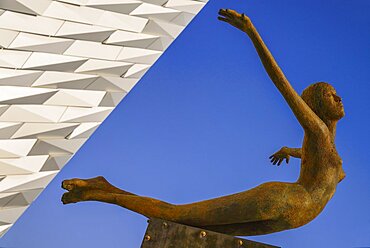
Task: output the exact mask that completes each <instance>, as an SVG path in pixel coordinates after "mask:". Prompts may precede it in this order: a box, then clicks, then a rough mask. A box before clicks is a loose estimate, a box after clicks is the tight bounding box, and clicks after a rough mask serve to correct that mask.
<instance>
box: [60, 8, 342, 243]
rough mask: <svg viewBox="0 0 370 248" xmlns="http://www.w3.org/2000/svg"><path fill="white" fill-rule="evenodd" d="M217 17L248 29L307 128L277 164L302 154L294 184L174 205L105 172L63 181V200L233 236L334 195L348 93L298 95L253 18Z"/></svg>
mask: <svg viewBox="0 0 370 248" xmlns="http://www.w3.org/2000/svg"><path fill="white" fill-rule="evenodd" d="M219 15H220V16H219V17H218V19H219V20H221V21H224V22H227V23H229V24H231V25H232V26H234V27H236V28H238V29H240V30H241V31H243V32H245V33H246V34H247V35H248V36H249V38H250V39H251V40H252V42H253V44H254V46H255V48H256V50H257V52H258V55H259V57H260V59H261V61H262V63H263V66H264V67H265V69H266V71H267V73H268V75H269V76H270V78H271V80H272V81H273V83H274V84H275V86H276V87H277V88H278V90H279V91H280V92H281V94H282V95H283V97H284V98H285V100H286V101H287V103H288V105H289V106H290V108H291V109H292V111H293V113H294V115H295V116H296V118H297V119H298V121H299V123H300V124H301V126H302V127H303V129H304V131H305V135H304V140H303V144H302V148H287V147H283V148H282V149H280V150H279V151H278V152H276V153H275V154H273V155H272V156H271V157H270V158H271V162H272V163H273V164H277V165H280V164H281V163H282V161H283V160H284V159H286V162H289V158H290V156H293V157H297V158H301V173H300V176H299V179H298V180H297V181H296V182H295V183H282V182H269V183H264V184H261V185H259V186H257V187H255V188H253V189H250V190H248V191H244V192H241V193H237V194H233V195H228V196H223V197H219V198H215V199H210V200H206V201H201V202H196V203H191V204H185V205H173V204H169V203H166V202H163V201H160V200H156V199H152V198H148V197H143V196H138V195H135V194H132V193H129V192H126V191H124V190H121V189H118V188H116V187H114V186H112V185H111V184H110V183H109V182H108V181H106V180H105V179H104V178H103V177H97V178H92V179H87V180H83V179H71V180H64V181H63V183H62V187H63V188H64V189H66V190H67V191H68V192H66V193H65V194H64V195H63V197H62V201H63V203H64V204H69V203H76V202H81V201H102V202H106V203H111V204H116V205H119V206H122V207H124V208H127V209H130V210H132V211H135V212H137V213H140V214H142V215H145V216H147V217H154V218H160V219H165V220H169V221H173V222H178V223H182V224H186V225H191V226H196V227H201V228H205V229H209V230H213V231H217V232H222V233H226V234H231V235H242V236H249V235H261V234H267V233H273V232H278V231H282V230H287V229H292V228H296V227H299V226H302V225H305V224H307V223H308V222H310V221H311V220H313V219H314V218H315V217H316V216H317V215H318V214H319V213H320V212H321V211H322V210H323V209H324V207H325V206H326V204H327V203H328V201H329V200H330V199H331V198H332V196H333V194H334V192H335V190H336V186H337V184H338V183H339V182H340V181H341V180H343V178H344V177H345V174H344V172H343V169H342V161H341V159H340V157H339V155H338V153H337V151H336V148H335V144H334V139H335V131H336V124H337V122H338V120H339V119H341V118H342V117H343V116H344V109H343V104H342V101H341V98H340V97H339V96H337V94H336V92H335V90H334V88H333V87H332V86H331V85H329V84H327V83H324V82H319V83H315V84H313V85H311V86H309V87H308V88H306V89H305V90H304V91H303V93H302V95H301V96H299V95H298V94H297V92H296V91H295V90H294V89H293V88H292V86H291V85H290V83H289V82H288V80H287V79H286V77H285V76H284V74H283V72H282V71H281V69H280V68H279V66H278V65H277V63H276V61H275V59H274V58H273V56H272V55H271V54H270V52H269V50H268V48H267V47H266V46H265V44H264V42H263V40H262V38H261V37H260V35H259V34H258V32H257V30H256V29H255V27H254V26H253V24H252V22H251V21H250V19H249V18H248V17H247V16H246V15H244V14H239V13H237V12H236V11H233V10H228V9H226V10H225V9H221V10H220V11H219Z"/></svg>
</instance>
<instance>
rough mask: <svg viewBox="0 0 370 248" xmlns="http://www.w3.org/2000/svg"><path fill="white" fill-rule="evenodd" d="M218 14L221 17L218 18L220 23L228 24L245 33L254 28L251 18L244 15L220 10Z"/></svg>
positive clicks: (229, 10) (233, 11) (228, 10)
mask: <svg viewBox="0 0 370 248" xmlns="http://www.w3.org/2000/svg"><path fill="white" fill-rule="evenodd" d="M218 14H219V15H220V16H219V17H218V19H219V20H220V21H224V22H227V23H229V24H231V25H232V26H234V27H236V28H238V29H240V30H241V31H243V32H247V31H248V30H249V29H250V28H251V27H252V22H251V20H250V19H249V17H248V16H246V15H244V14H239V13H238V12H236V11H235V10H231V9H220V10H219V11H218Z"/></svg>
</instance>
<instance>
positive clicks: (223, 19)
mask: <svg viewBox="0 0 370 248" xmlns="http://www.w3.org/2000/svg"><path fill="white" fill-rule="evenodd" d="M217 19H218V20H220V21H223V22H227V23H230V19H228V18H225V17H222V16H219V17H217Z"/></svg>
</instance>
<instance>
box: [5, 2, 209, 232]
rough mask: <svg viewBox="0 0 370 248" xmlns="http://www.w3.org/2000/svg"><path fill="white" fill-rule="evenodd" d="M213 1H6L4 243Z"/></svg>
mask: <svg viewBox="0 0 370 248" xmlns="http://www.w3.org/2000/svg"><path fill="white" fill-rule="evenodd" d="M206 2H207V0H134V1H119V0H63V1H55V0H39V1H27V0H14V1H0V47H1V50H0V236H3V235H4V234H5V233H6V232H7V231H8V230H9V228H10V227H11V226H12V225H13V224H14V223H15V221H16V220H17V219H18V218H19V217H20V216H21V215H22V213H23V212H24V211H25V210H26V209H27V207H28V206H29V205H30V204H31V203H32V201H34V200H35V199H36V197H37V196H38V195H39V194H40V193H41V192H42V191H43V189H44V188H45V187H46V186H47V185H48V183H49V182H50V181H51V180H52V179H53V178H54V177H55V175H56V174H57V173H58V172H59V171H60V170H61V169H62V168H63V166H64V165H65V164H66V163H67V162H68V161H69V159H70V158H71V157H72V156H73V155H74V154H75V153H76V152H77V151H78V149H79V148H80V147H81V146H82V145H83V143H84V142H85V141H86V140H87V139H88V138H89V137H90V135H91V134H92V133H93V132H94V131H95V130H96V128H97V127H98V126H99V125H100V124H101V123H102V121H104V119H105V118H106V117H107V116H108V115H109V113H110V112H111V111H112V110H113V109H114V108H115V106H117V104H118V103H119V102H120V101H121V100H122V99H123V98H124V97H125V95H126V94H127V93H128V92H129V91H130V90H131V89H132V87H133V86H134V85H135V84H136V83H137V82H138V81H139V80H140V78H141V77H142V76H143V75H144V74H145V72H146V71H147V70H148V69H149V68H150V67H151V65H153V64H154V63H155V61H156V60H157V59H158V58H159V57H160V56H161V55H162V53H163V52H164V51H165V50H166V48H167V47H168V46H169V45H170V44H171V42H172V41H174V39H176V37H177V36H178V35H179V34H180V33H181V31H182V30H183V29H184V28H185V27H186V26H187V25H188V24H189V22H190V21H191V20H192V18H193V17H194V16H195V15H196V14H197V13H198V12H199V11H200V10H201V9H202V8H203V7H204V5H205V4H206Z"/></svg>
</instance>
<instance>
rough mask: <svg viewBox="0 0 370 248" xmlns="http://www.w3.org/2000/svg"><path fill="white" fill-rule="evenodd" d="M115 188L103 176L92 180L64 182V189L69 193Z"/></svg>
mask: <svg viewBox="0 0 370 248" xmlns="http://www.w3.org/2000/svg"><path fill="white" fill-rule="evenodd" d="M112 187H113V186H112V185H111V184H110V183H109V182H108V181H107V180H106V179H105V178H104V177H102V176H99V177H95V178H91V179H78V178H75V179H70V180H64V181H63V182H62V188H63V189H65V190H68V191H74V190H90V189H97V190H109V189H110V188H112Z"/></svg>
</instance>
